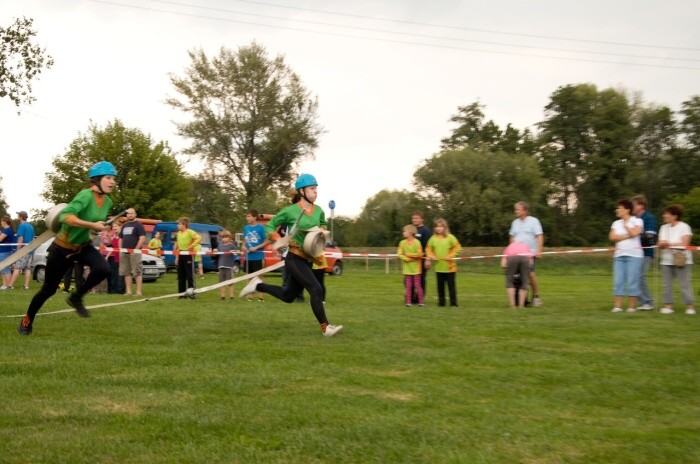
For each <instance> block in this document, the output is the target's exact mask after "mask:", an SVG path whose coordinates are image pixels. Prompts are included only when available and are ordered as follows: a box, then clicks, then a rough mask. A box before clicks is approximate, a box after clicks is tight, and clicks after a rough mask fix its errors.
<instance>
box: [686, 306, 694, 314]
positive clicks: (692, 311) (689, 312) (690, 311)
mask: <svg viewBox="0 0 700 464" xmlns="http://www.w3.org/2000/svg"><path fill="white" fill-rule="evenodd" d="M685 313H686V314H690V315H693V314H695V310H694V309H693V308H688V309H686V310H685Z"/></svg>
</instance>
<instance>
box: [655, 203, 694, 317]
mask: <svg viewBox="0 0 700 464" xmlns="http://www.w3.org/2000/svg"><path fill="white" fill-rule="evenodd" d="M682 216H683V208H682V207H681V206H680V205H670V206H667V207H666V208H664V211H663V215H662V219H663V221H664V225H662V226H661V229H660V230H659V249H661V278H662V280H663V285H664V307H663V309H661V314H673V279H674V278H675V279H678V285H679V286H680V288H681V296H682V297H683V303H684V304H685V305H686V309H685V313H686V314H690V315H693V314H695V297H694V296H693V289H692V288H691V286H690V282H691V278H692V269H693V254H692V253H691V252H690V251H689V250H684V249H682V247H687V246H688V245H690V240H691V239H692V238H693V232H692V231H691V230H690V226H689V225H688V224H686V223H685V222H683V221H681V217H682ZM673 247H678V248H676V249H675V250H674V249H673Z"/></svg>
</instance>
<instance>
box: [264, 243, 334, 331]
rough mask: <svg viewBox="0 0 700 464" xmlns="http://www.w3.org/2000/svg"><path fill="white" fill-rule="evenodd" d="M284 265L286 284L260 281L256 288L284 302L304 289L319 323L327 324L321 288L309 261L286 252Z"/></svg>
mask: <svg viewBox="0 0 700 464" xmlns="http://www.w3.org/2000/svg"><path fill="white" fill-rule="evenodd" d="M284 267H285V268H286V272H287V274H288V275H289V279H288V280H287V284H286V285H284V286H283V287H280V286H279V285H270V284H265V283H262V284H258V286H257V288H256V290H257V291H259V292H263V293H267V294H269V295H272V296H274V297H275V298H277V299H280V300H282V301H284V302H285V303H291V302H293V301H294V300H296V298H297V296H298V295H299V293H301V292H302V291H304V289H306V291H307V292H309V296H310V297H311V310H312V311H313V312H314V316H316V320H317V321H318V323H319V324H328V318H327V317H326V310H325V309H324V308H323V288H322V287H321V284H320V283H319V282H318V280H317V279H316V276H314V272H313V270H312V269H311V263H310V262H309V261H307V260H305V259H304V258H302V257H300V256H297V255H295V254H294V253H287V257H286V258H284Z"/></svg>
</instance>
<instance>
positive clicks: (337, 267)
mask: <svg viewBox="0 0 700 464" xmlns="http://www.w3.org/2000/svg"><path fill="white" fill-rule="evenodd" d="M342 273H343V262H342V261H336V262H335V264H333V269H332V270H331V274H333V275H337V276H339V275H341V274H342Z"/></svg>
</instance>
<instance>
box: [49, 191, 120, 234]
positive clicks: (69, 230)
mask: <svg viewBox="0 0 700 464" xmlns="http://www.w3.org/2000/svg"><path fill="white" fill-rule="evenodd" d="M111 209H112V199H111V198H109V196H108V195H105V196H104V201H103V202H102V206H98V205H97V200H95V192H94V191H93V190H92V189H85V190H81V191H80V192H78V194H77V195H76V196H75V197H74V198H73V200H71V202H70V203H68V206H66V207H65V208H64V209H63V211H62V212H61V215H60V222H61V228H60V229H59V231H58V233H57V234H56V237H58V238H60V239H61V240H63V241H65V242H68V243H72V244H74V245H82V244H84V243H87V242H89V241H90V240H91V237H90V229H86V228H85V227H74V226H69V225H68V224H66V223H65V222H64V221H65V220H66V218H67V217H68V216H70V215H72V216H77V217H78V218H79V219H82V220H83V221H88V222H98V221H104V220H105V219H107V215H108V214H109V210H111Z"/></svg>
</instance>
